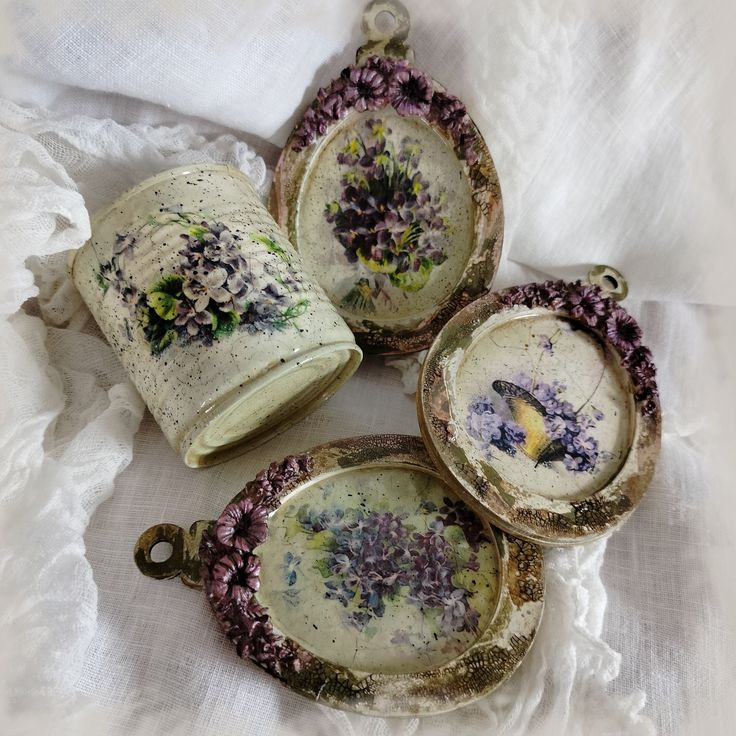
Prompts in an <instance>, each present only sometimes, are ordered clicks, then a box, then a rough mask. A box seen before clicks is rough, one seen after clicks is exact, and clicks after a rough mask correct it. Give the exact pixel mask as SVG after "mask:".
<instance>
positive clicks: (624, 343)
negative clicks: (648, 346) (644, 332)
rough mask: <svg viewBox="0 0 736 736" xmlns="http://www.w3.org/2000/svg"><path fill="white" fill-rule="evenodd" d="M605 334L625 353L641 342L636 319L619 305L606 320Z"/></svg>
mask: <svg viewBox="0 0 736 736" xmlns="http://www.w3.org/2000/svg"><path fill="white" fill-rule="evenodd" d="M606 335H608V339H609V340H610V341H611V343H612V344H613V345H614V346H615V347H617V348H618V349H619V350H620V351H621V352H622V353H624V354H627V353H629V352H631V351H632V350H633V349H634V348H637V347H639V344H640V343H641V328H640V327H639V325H638V324H637V323H636V320H635V319H634V318H633V317H632V316H631V315H630V314H628V313H627V312H625V311H624V310H623V309H621V308H620V307H619V308H617V309H616V310H615V311H614V312H613V313H612V314H611V316H610V317H609V318H608V320H607V322H606Z"/></svg>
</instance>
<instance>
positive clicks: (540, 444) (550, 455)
mask: <svg viewBox="0 0 736 736" xmlns="http://www.w3.org/2000/svg"><path fill="white" fill-rule="evenodd" d="M491 385H492V387H493V390H494V391H495V392H496V393H497V394H498V395H499V396H500V397H501V398H502V399H504V401H505V402H506V404H507V406H508V407H509V410H510V411H511V416H512V417H513V418H514V421H515V422H516V423H517V424H518V425H519V426H520V427H521V428H522V429H523V430H524V432H525V434H526V439H525V440H524V442H523V443H520V444H519V445H518V448H519V449H520V450H521V451H522V452H523V453H524V454H525V455H526V456H527V457H529V458H531V459H532V460H534V462H535V464H536V465H539V464H540V463H542V464H544V463H549V462H552V461H553V460H562V459H563V458H564V457H565V446H564V445H563V444H562V442H561V441H560V440H559V439H552V438H551V437H550V436H549V433H548V431H547V426H546V423H545V418H546V417H547V410H546V409H545V407H544V405H543V404H542V403H541V402H540V401H539V400H538V399H536V398H535V397H534V396H532V395H531V394H530V393H529V392H528V391H527V390H526V389H524V388H521V386H517V385H516V384H515V383H511V382H510V381H494V382H493V383H492V384H491Z"/></svg>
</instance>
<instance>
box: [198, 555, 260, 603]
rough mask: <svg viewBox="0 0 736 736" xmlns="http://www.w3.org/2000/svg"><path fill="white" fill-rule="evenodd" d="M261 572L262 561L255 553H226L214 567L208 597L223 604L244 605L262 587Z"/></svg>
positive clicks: (208, 587) (209, 582)
mask: <svg viewBox="0 0 736 736" xmlns="http://www.w3.org/2000/svg"><path fill="white" fill-rule="evenodd" d="M260 572H261V561H260V560H259V559H258V558H257V557H256V556H255V555H241V554H240V553H239V552H233V553H232V554H229V555H224V556H223V557H221V558H220V559H219V560H218V561H217V562H215V564H214V565H213V567H212V575H211V577H210V579H209V580H208V586H207V594H208V597H209V598H210V600H212V601H213V602H214V603H219V604H220V605H223V606H228V605H234V606H236V607H239V606H242V605H244V604H245V603H247V602H248V601H249V600H250V599H251V598H252V596H253V593H255V592H256V591H257V590H258V588H259V587H260V578H259V575H260Z"/></svg>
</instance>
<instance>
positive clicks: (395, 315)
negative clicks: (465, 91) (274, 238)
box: [271, 0, 503, 353]
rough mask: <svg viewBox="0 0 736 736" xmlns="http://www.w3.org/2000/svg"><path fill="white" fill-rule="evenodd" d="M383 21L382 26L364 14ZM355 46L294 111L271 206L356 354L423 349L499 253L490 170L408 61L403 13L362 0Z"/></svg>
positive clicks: (497, 202)
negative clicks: (390, 22) (388, 19)
mask: <svg viewBox="0 0 736 736" xmlns="http://www.w3.org/2000/svg"><path fill="white" fill-rule="evenodd" d="M381 12H388V13H390V14H392V15H393V17H394V19H395V25H394V29H393V31H387V32H385V33H383V32H381V31H380V30H378V29H377V27H376V25H377V24H376V18H377V17H378V15H379V14H380V13H381ZM363 28H364V31H365V32H366V34H367V36H368V39H369V40H368V43H367V44H366V45H365V46H363V47H361V49H359V51H358V54H357V63H356V65H354V66H350V67H347V68H346V69H344V70H343V71H342V73H341V75H340V76H339V77H338V78H337V79H335V80H334V81H332V82H331V83H330V84H329V85H328V86H327V87H325V88H322V89H320V90H319V92H318V94H317V99H316V100H315V101H314V102H313V103H312V105H311V106H310V107H309V108H308V109H307V111H306V113H305V114H304V116H303V117H302V119H301V121H300V122H299V123H298V124H297V126H296V128H295V129H294V131H293V133H292V134H291V136H290V137H289V139H288V141H287V143H286V145H285V147H284V149H283V151H282V154H281V158H280V160H279V163H278V166H277V167H276V174H275V177H274V182H273V188H272V197H271V210H272V212H273V213H274V217H275V218H276V219H277V220H278V222H279V223H280V224H281V225H282V227H284V229H285V230H286V231H287V232H288V233H289V237H290V239H291V241H292V242H293V243H294V245H295V246H296V248H297V249H298V250H299V251H300V253H301V254H302V257H303V259H304V263H305V267H306V268H307V269H308V271H309V272H310V273H311V274H313V275H314V277H315V278H316V279H317V280H318V281H319V283H320V284H321V285H322V286H323V288H324V289H325V291H326V292H327V294H328V296H329V297H330V299H332V301H333V303H334V304H335V305H336V306H337V308H338V309H339V311H340V313H341V314H342V316H343V317H344V318H345V320H346V321H347V323H348V324H349V325H350V327H351V329H352V330H353V332H354V333H355V335H356V338H357V340H358V342H359V343H360V344H361V345H362V346H363V347H364V348H365V349H366V350H368V351H370V352H378V353H403V352H411V351H415V350H421V349H423V348H426V347H427V346H428V345H429V344H430V343H431V341H432V339H433V337H434V336H435V335H436V334H437V332H439V330H440V328H441V327H442V325H443V324H444V323H445V322H447V320H448V319H449V317H450V316H452V315H453V314H454V313H455V312H457V311H458V310H459V309H461V308H462V307H463V306H465V305H466V304H468V303H470V302H471V301H472V300H473V299H475V298H477V297H478V296H481V295H482V294H485V293H486V292H487V291H488V289H489V288H490V284H491V280H492V279H493V276H494V274H495V271H496V268H497V266H498V261H499V258H500V256H501V246H502V240H503V206H502V201H501V190H500V187H499V184H498V177H497V175H496V169H495V167H494V165H493V161H492V159H491V156H490V153H489V152H488V148H487V146H486V144H485V141H484V140H483V137H482V136H481V134H480V132H479V130H478V129H477V127H476V126H475V124H474V123H473V121H472V120H471V118H470V116H469V115H468V114H467V112H466V110H465V106H464V105H463V104H462V102H461V101H460V100H458V99H457V98H456V97H454V96H453V95H451V94H449V93H447V92H446V91H445V89H444V88H443V87H442V86H441V85H440V84H439V83H438V82H436V81H434V80H432V79H431V78H430V77H428V76H427V75H426V74H424V73H423V72H421V71H420V70H419V69H417V68H416V67H415V66H413V64H412V60H413V52H412V51H411V49H410V47H409V46H408V45H407V44H406V43H405V39H406V36H407V34H408V30H409V17H408V13H407V12H406V9H405V8H404V7H403V6H402V5H401V4H400V3H395V2H387V1H385V0H382V1H381V2H374V3H371V4H370V5H369V6H368V8H367V9H366V12H365V16H364V21H363Z"/></svg>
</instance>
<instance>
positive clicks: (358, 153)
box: [325, 118, 447, 308]
mask: <svg viewBox="0 0 736 736" xmlns="http://www.w3.org/2000/svg"><path fill="white" fill-rule="evenodd" d="M365 127H366V131H365V134H364V135H362V136H361V135H349V136H347V138H346V143H345V146H344V148H343V149H342V151H341V152H340V153H339V154H338V157H337V161H338V164H340V166H341V168H342V170H343V172H344V173H343V175H342V179H341V185H342V195H341V197H340V200H339V201H333V202H328V203H327V205H326V207H325V218H326V220H327V221H328V222H329V223H331V224H332V225H333V232H334V234H335V236H336V238H337V240H338V241H339V242H340V244H341V245H342V247H343V248H344V254H345V257H346V258H347V260H348V261H349V262H350V263H360V264H361V265H362V266H363V267H364V268H365V269H366V272H367V273H368V274H371V273H372V274H385V275H386V276H387V277H388V279H389V281H390V283H391V285H393V286H395V287H397V288H399V289H402V290H403V291H409V292H411V291H418V290H419V289H422V288H423V287H424V286H425V284H426V283H427V281H428V279H429V277H430V274H431V273H432V269H433V268H434V267H435V266H438V265H440V264H441V263H443V262H444V261H445V260H446V258H447V256H446V255H445V250H444V248H445V246H446V245H447V233H446V231H447V222H446V220H445V219H444V217H443V202H442V200H443V195H442V192H439V193H437V192H433V191H432V189H433V187H432V185H431V184H430V182H429V181H428V180H427V179H426V178H425V177H424V176H423V175H422V172H421V166H420V165H421V148H420V145H419V142H418V141H416V140H411V139H410V138H408V137H405V138H404V139H403V140H402V141H401V143H400V144H399V146H398V148H397V147H395V146H394V144H393V143H392V142H391V140H390V137H389V136H390V133H391V130H390V129H389V128H387V127H386V125H385V123H384V122H383V121H381V120H380V119H377V118H376V119H371V120H368V121H367V122H366V126H365ZM365 283H367V280H364V282H358V284H356V286H357V287H358V295H356V294H354V293H353V292H351V293H350V294H349V295H348V297H346V299H347V300H348V302H350V301H354V300H355V299H357V298H359V295H362V296H363V297H364V301H366V302H368V299H365V297H368V296H369V295H368V294H364V293H363V291H364V290H363V289H361V288H360V287H364V286H365ZM380 283H381V282H380V281H378V282H377V284H378V287H377V288H378V289H379V290H380ZM354 291H355V290H354ZM375 295H376V294H373V296H375ZM355 306H363V307H364V308H365V307H366V306H367V305H366V304H361V305H355Z"/></svg>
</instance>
